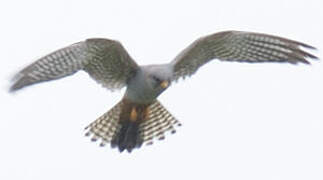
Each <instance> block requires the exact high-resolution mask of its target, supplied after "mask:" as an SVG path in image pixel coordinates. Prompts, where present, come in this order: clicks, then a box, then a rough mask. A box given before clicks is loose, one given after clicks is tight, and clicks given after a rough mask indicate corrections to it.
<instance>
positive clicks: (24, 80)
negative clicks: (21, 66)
mask: <svg viewBox="0 0 323 180" xmlns="http://www.w3.org/2000/svg"><path fill="white" fill-rule="evenodd" d="M31 83H32V79H31V78H29V77H28V76H20V77H15V78H14V79H13V84H12V85H11V86H10V88H9V92H10V93H13V92H16V91H18V90H20V89H22V88H24V87H25V86H27V85H30V84H31Z"/></svg>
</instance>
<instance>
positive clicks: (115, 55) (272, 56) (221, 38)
mask: <svg viewBox="0 0 323 180" xmlns="http://www.w3.org/2000/svg"><path fill="white" fill-rule="evenodd" d="M301 48H303V49H301ZM305 49H315V48H314V47H312V46H310V45H307V44H305V43H302V42H297V41H294V40H290V39H286V38H282V37H277V36H273V35H268V34H261V33H254V32H242V31H223V32H218V33H215V34H211V35H207V36H204V37H201V38H199V39H197V40H196V41H194V42H193V43H192V44H191V45H189V46H188V47H187V48H186V49H184V50H183V51H182V52H181V53H180V54H178V55H177V56H176V57H175V58H174V60H172V61H171V62H169V63H166V64H159V65H145V66H139V65H138V64H137V63H136V62H135V61H134V60H133V59H132V58H131V56H130V55H129V54H128V53H127V51H126V50H125V48H124V47H123V46H122V45H121V43H120V42H118V41H115V40H110V39H102V38H93V39H87V40H85V41H81V42H78V43H75V44H72V45H70V46H67V47H65V48H62V49H59V50H57V51H55V52H53V53H51V54H48V55H46V56H44V57H42V58H40V59H39V60H37V61H36V62H34V63H32V64H30V65H29V66H27V67H25V68H24V69H22V70H21V71H20V72H18V73H17V74H16V75H15V77H14V79H13V83H12V86H11V87H10V92H14V91H17V90H20V89H21V88H24V87H26V86H29V85H33V84H36V83H40V82H46V81H50V80H55V79H60V78H63V77H66V76H69V75H72V74H74V73H76V72H77V71H79V70H83V71H85V72H87V73H88V74H89V75H90V77H91V78H93V79H94V80H95V81H97V82H98V83H99V84H101V85H103V86H104V87H105V88H107V89H109V90H116V89H121V88H123V87H126V88H127V89H126V92H125V94H124V96H123V98H122V99H121V101H120V102H119V103H117V104H116V105H115V106H114V107H113V108H112V109H110V110H109V111H108V112H106V113H105V114H103V115H102V116H101V117H99V118H98V119H97V120H95V121H94V122H92V123H91V124H90V125H88V126H87V127H86V128H85V130H86V136H90V137H91V140H92V141H97V140H100V146H105V145H106V144H110V145H111V147H113V148H114V147H117V148H118V149H119V151H120V152H123V151H124V150H127V151H128V152H131V151H132V150H133V149H134V148H139V147H141V146H142V144H152V143H153V140H155V139H164V138H165V136H164V134H165V133H166V132H171V133H174V132H175V127H177V126H180V125H181V124H180V123H179V121H178V120H177V119H176V118H175V117H173V116H172V115H171V114H170V113H169V112H168V111H167V110H166V109H165V108H164V107H163V106H162V104H161V103H160V102H159V101H158V100H157V97H158V96H159V95H160V94H161V93H163V92H164V91H165V90H166V89H167V88H168V87H169V86H170V85H171V83H172V82H174V81H175V82H176V81H177V80H178V79H180V78H185V77H189V76H191V75H193V74H194V73H195V72H196V71H197V70H198V69H199V68H200V67H201V66H203V65H204V64H206V63H208V62H209V61H211V60H213V59H217V60H220V61H238V62H248V63H262V62H279V63H291V64H297V63H304V64H309V63H310V62H309V59H318V58H317V57H316V56H314V55H313V54H310V53H309V52H307V51H305Z"/></svg>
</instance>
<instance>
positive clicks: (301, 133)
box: [0, 0, 323, 180]
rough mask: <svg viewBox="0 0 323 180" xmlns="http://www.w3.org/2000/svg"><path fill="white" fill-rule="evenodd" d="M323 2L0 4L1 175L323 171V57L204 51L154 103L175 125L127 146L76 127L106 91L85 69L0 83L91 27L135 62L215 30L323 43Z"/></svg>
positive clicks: (288, 179) (288, 177)
mask: <svg viewBox="0 0 323 180" xmlns="http://www.w3.org/2000/svg"><path fill="white" fill-rule="evenodd" d="M322 6H323V2H322V1H321V0H306V1H305V0H293V1H291V0H271V1H259V0H244V1H233V0H225V1H215V0H209V1H173V0H163V1H148V0H147V1H142V0H136V1H122V0H120V1H108V0H105V1H95V0H93V1H82V2H80V1H76V0H74V1H67V0H55V1H40V0H29V1H18V0H11V1H6V2H3V3H1V6H0V22H1V29H0V32H1V33H0V37H1V43H0V46H1V49H2V50H1V53H0V58H1V61H0V68H1V69H0V80H1V91H0V99H1V103H0V105H1V109H2V110H1V121H0V142H1V148H0V159H1V161H0V179H31V180H38V179H49V180H50V179H55V180H57V179H78V180H82V179H98V180H100V179H102V180H103V179H139V178H140V179H143V180H144V179H163V180H165V179H175V178H177V179H198V178H199V179H227V180H231V179H246V180H259V179H261V180H303V179H304V180H305V179H306V180H307V179H311V180H322V179H323V171H322V169H323V95H322V92H323V85H322V77H323V65H322V62H313V63H312V65H311V66H306V65H297V66H293V65H288V64H240V63H224V62H218V61H213V62H212V63H209V64H207V65H206V66H204V67H203V68H201V69H200V71H198V73H197V74H196V75H195V76H193V77H192V78H191V79H187V80H185V81H181V82H180V83H177V84H173V86H172V87H171V88H169V89H168V90H167V91H166V92H165V93H164V94H162V96H160V98H159V99H160V101H161V102H162V104H163V105H164V106H165V107H166V108H167V109H168V110H169V111H170V112H171V113H172V114H173V115H174V116H175V117H177V119H178V120H179V121H180V122H181V123H182V124H183V126H182V127H180V128H178V131H177V133H176V134H174V135H168V136H167V137H166V139H165V140H164V141H159V142H156V143H155V144H154V145H152V146H144V147H143V148H141V149H136V150H135V151H134V152H133V153H131V154H127V153H122V154H120V153H119V152H118V151H117V150H116V149H110V148H109V147H108V148H100V147H99V146H98V144H95V143H92V142H90V140H89V139H88V138H85V137H83V134H84V132H83V128H84V127H85V126H87V125H88V124H89V123H91V122H92V121H94V120H95V119H96V118H97V117H98V116H100V115H101V114H103V113H105V112H106V111H107V110H109V109H110V108H111V107H112V106H113V105H114V104H116V103H117V102H118V101H119V100H120V99H121V98H122V95H123V94H122V93H123V92H124V90H122V91H120V92H114V93H111V92H109V91H108V90H106V89H104V88H102V87H100V85H98V84H96V83H95V82H94V81H93V80H91V79H90V78H89V77H88V75H87V74H86V73H83V72H80V73H77V74H76V75H74V76H71V77H68V78H65V79H62V80H58V81H54V82H50V83H44V84H39V85H37V86H32V87H29V88H26V89H24V90H22V91H20V92H17V93H16V94H9V93H7V88H8V86H9V79H10V77H11V76H12V75H13V74H14V73H15V72H16V71H18V70H19V69H20V68H22V67H23V66H24V65H27V64H29V63H31V62H33V61H34V60H36V59H37V58H39V57H41V56H43V55H46V54H47V53H50V52H52V51H54V50H56V49H58V48H61V47H64V46H66V45H69V44H72V43H75V42H78V41H81V40H84V39H86V38H90V37H103V38H111V39H117V40H119V41H121V42H122V43H123V45H124V46H125V48H126V49H127V50H128V52H129V53H130V55H131V56H132V57H133V58H134V59H136V60H137V62H138V63H139V64H154V63H164V62H168V61H171V60H172V59H173V58H174V57H175V56H176V55H177V54H178V53H179V52H180V51H181V50H182V49H184V48H185V47H187V46H188V45H189V44H190V43H191V42H192V41H194V40H195V39H197V38H198V37H200V36H203V35H207V34H210V33H214V32H218V31H222V30H245V31H255V32H262V33H269V34H274V35H280V36H283V37H287V38H291V39H295V40H298V41H302V42H305V43H308V44H311V45H313V46H315V47H317V48H318V49H320V50H321V51H315V52H313V53H315V54H316V55H318V56H320V57H323V56H322V53H321V52H322V49H323V40H322V32H323V24H322V19H323V11H322Z"/></svg>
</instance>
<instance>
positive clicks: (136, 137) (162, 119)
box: [85, 100, 181, 152]
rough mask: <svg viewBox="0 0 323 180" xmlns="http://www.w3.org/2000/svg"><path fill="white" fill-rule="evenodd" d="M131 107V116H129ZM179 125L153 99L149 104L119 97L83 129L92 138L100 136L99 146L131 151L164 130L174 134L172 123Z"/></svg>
mask: <svg viewBox="0 0 323 180" xmlns="http://www.w3.org/2000/svg"><path fill="white" fill-rule="evenodd" d="M133 109H135V111H136V116H135V119H133V118H134V117H132V116H131V113H132V110H133ZM180 125H181V124H180V123H179V122H178V121H177V120H176V119H175V118H174V117H173V116H172V115H171V114H170V113H169V112H168V111H167V110H166V109H165V108H164V107H163V106H162V105H161V104H160V103H159V102H158V101H157V100H156V101H154V102H153V103H152V104H150V105H139V104H135V103H129V102H127V101H126V100H122V101H120V102H119V103H118V104H117V105H115V106H114V107H113V108H112V109H111V110H110V111H108V112H107V113H105V114H103V115H102V116H101V117H99V118H98V119H97V120H96V121H94V122H93V123H91V124H90V125H89V126H87V127H86V128H85V129H86V130H87V132H86V136H91V140H92V141H97V140H98V139H101V143H100V146H105V145H106V144H109V143H110V144H111V147H112V148H115V147H118V149H119V151H120V152H123V151H124V150H127V151H128V152H131V151H132V150H133V149H134V148H139V147H141V145H142V144H147V145H149V144H152V143H153V140H154V139H159V140H162V139H164V138H165V133H166V132H167V131H169V132H171V133H175V132H176V130H175V126H180Z"/></svg>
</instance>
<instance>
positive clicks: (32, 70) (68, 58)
mask: <svg viewBox="0 0 323 180" xmlns="http://www.w3.org/2000/svg"><path fill="white" fill-rule="evenodd" d="M137 68H138V65H137V64H136V63H135V61H134V60H133V59H132V58H131V57H130V56H129V54H128V53H127V51H126V50H125V49H124V48H123V46H122V45H121V44H120V43H119V42H117V41H114V40H109V39H88V40H86V41H82V42H79V43H76V44H73V45H70V46H68V47H65V48H63V49H60V50H57V51H55V52H53V53H51V54H49V55H47V56H44V57H42V58H40V59H39V60H37V61H36V62H34V63H32V64H31V65H29V66H27V67H26V68H24V69H23V70H21V71H20V72H19V73H17V74H16V75H15V77H14V79H13V81H14V82H13V85H12V86H11V87H10V91H16V90H19V89H21V88H23V87H25V86H29V85H32V84H36V83H40V82H45V81H50V80H54V79H59V78H62V77H66V76H69V75H72V74H74V73H75V72H77V71H78V70H85V71H86V72H87V73H89V75H90V76H91V77H92V78H93V79H94V80H96V81H97V82H99V83H100V84H102V85H103V86H104V87H106V88H108V89H111V90H114V89H120V88H122V87H124V86H125V85H126V83H127V80H128V78H130V77H131V76H132V75H133V73H135V71H136V70H137Z"/></svg>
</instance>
